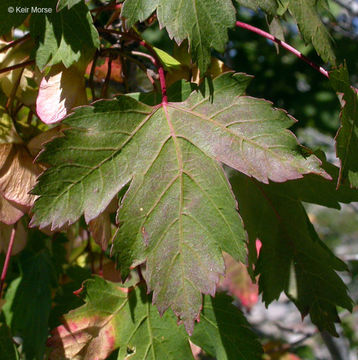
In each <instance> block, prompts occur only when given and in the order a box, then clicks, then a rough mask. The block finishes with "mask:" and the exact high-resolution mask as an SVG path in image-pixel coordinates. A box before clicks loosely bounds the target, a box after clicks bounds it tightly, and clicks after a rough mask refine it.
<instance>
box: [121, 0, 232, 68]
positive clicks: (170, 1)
mask: <svg viewBox="0 0 358 360" xmlns="http://www.w3.org/2000/svg"><path fill="white" fill-rule="evenodd" d="M155 9H157V15H158V20H159V24H160V26H161V27H165V28H166V29H167V31H168V34H169V36H170V37H171V38H174V39H175V41H176V42H177V43H178V44H180V43H181V42H182V41H183V40H185V39H188V40H189V45H190V49H191V53H192V55H193V57H194V59H195V60H196V61H197V62H198V66H199V69H200V70H201V71H202V72H205V70H206V69H207V67H208V65H209V64H210V61H211V53H210V49H211V48H214V49H215V50H217V51H219V52H223V51H224V50H225V44H226V42H227V41H228V37H227V29H228V28H231V27H233V26H234V24H235V8H234V7H233V5H232V3H231V1H230V0H196V1H193V0H182V1H176V0H155V1H153V0H126V1H125V3H124V6H123V11H122V16H123V17H125V18H126V19H127V26H128V27H130V26H132V25H133V24H134V23H135V22H136V21H138V20H140V21H143V20H144V19H146V18H147V17H148V16H149V15H150V14H151V13H152V12H153V11H154V10H155ZM218 9H220V11H218Z"/></svg>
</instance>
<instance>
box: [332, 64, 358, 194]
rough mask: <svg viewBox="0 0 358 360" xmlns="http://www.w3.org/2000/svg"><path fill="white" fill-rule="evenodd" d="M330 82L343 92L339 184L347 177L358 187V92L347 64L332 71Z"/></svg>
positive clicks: (339, 135) (337, 141) (339, 139)
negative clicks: (351, 79) (353, 84)
mask: <svg viewBox="0 0 358 360" xmlns="http://www.w3.org/2000/svg"><path fill="white" fill-rule="evenodd" d="M330 82H331V85H332V87H333V89H334V90H335V91H337V93H339V94H343V97H342V111H341V127H340V129H339V130H338V133H337V135H336V143H337V147H336V148H337V156H338V157H339V159H340V162H341V172H340V178H339V181H338V185H340V183H342V182H344V181H345V180H346V179H347V180H348V182H349V184H350V185H351V186H352V187H355V188H358V170H357V169H358V161H357V153H358V128H357V123H358V94H357V89H354V88H353V87H352V86H351V85H350V81H349V74H348V70H347V67H346V66H341V67H339V68H338V69H336V70H333V71H331V72H330Z"/></svg>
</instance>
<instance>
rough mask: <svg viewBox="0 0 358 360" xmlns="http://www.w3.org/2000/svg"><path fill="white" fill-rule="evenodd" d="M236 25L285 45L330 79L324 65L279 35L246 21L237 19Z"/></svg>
mask: <svg viewBox="0 0 358 360" xmlns="http://www.w3.org/2000/svg"><path fill="white" fill-rule="evenodd" d="M236 26H237V27H241V28H243V29H246V30H249V31H252V32H254V33H256V34H258V35H260V36H262V37H265V38H266V39H269V40H271V41H273V42H275V43H276V44H278V45H280V46H281V47H283V48H284V49H286V50H288V51H289V52H291V53H292V54H294V55H295V56H297V57H298V58H299V59H301V60H303V61H304V62H305V63H307V64H308V65H310V66H311V67H312V68H313V69H315V70H317V71H318V72H320V73H321V74H322V75H323V76H325V77H326V78H327V79H329V73H328V71H327V70H325V69H324V68H323V67H322V66H318V65H317V64H315V63H314V62H313V61H312V60H310V59H309V58H308V57H306V56H305V55H303V54H302V53H301V52H299V51H298V50H297V49H295V48H294V47H293V46H291V45H289V44H287V43H285V42H284V41H281V40H280V39H277V37H275V36H273V35H271V34H269V33H268V32H266V31H263V30H261V29H259V28H257V27H255V26H252V25H249V24H246V23H244V22H241V21H236Z"/></svg>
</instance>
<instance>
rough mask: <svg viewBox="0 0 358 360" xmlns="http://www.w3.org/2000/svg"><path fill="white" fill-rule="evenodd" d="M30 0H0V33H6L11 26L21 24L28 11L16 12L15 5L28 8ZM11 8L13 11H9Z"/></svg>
mask: <svg viewBox="0 0 358 360" xmlns="http://www.w3.org/2000/svg"><path fill="white" fill-rule="evenodd" d="M31 5H32V6H34V5H35V4H34V2H33V1H32V0H1V1H0V35H4V34H6V33H8V32H9V31H10V30H11V29H12V28H13V27H17V26H19V25H21V24H22V23H23V22H24V20H25V19H26V18H27V17H28V16H29V14H28V13H18V12H17V11H16V7H22V8H30V7H31ZM9 9H13V11H9Z"/></svg>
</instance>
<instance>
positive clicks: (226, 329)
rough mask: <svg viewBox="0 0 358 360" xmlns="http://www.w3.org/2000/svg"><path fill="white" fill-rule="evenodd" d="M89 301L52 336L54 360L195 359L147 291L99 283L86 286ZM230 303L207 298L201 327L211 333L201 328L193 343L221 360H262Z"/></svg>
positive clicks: (168, 316)
mask: <svg viewBox="0 0 358 360" xmlns="http://www.w3.org/2000/svg"><path fill="white" fill-rule="evenodd" d="M84 298H85V302H86V304H85V305H83V306H81V307H80V308H77V309H75V310H73V311H70V312H69V313H68V314H67V315H65V316H64V325H61V326H59V327H57V328H56V329H54V330H53V331H52V337H51V339H50V340H49V342H48V345H49V346H50V347H52V349H53V350H52V353H51V355H50V359H51V360H60V359H61V360H63V359H74V358H76V359H81V360H93V359H94V358H96V359H97V360H104V359H106V358H107V357H108V356H109V355H110V353H111V352H113V351H114V350H116V349H118V348H119V354H118V360H125V359H131V360H162V359H169V360H177V359H185V360H190V359H193V355H192V352H191V349H190V346H189V337H188V335H187V334H186V332H185V331H184V329H183V327H181V326H178V325H177V322H176V318H175V316H174V315H173V313H171V312H167V313H166V314H164V315H163V317H161V316H160V315H159V313H158V310H157V309H156V308H155V307H153V306H152V305H151V299H150V296H148V295H147V294H146V292H145V290H144V288H143V287H142V286H137V287H134V288H133V287H122V288H120V287H119V286H118V284H116V283H112V282H109V281H106V280H104V279H102V278H100V277H94V278H93V279H91V280H88V281H87V282H86V283H85V285H84ZM231 301H232V299H230V298H229V297H228V296H225V295H222V294H219V295H218V296H217V298H215V299H212V298H211V297H209V296H206V297H205V298H204V307H203V318H202V321H203V323H209V324H208V325H209V328H206V327H204V326H200V324H198V325H197V327H196V329H195V333H194V335H193V337H192V338H191V339H190V340H191V341H192V342H194V343H195V344H197V345H199V346H200V347H202V348H203V349H204V350H205V351H206V352H207V353H209V354H213V355H215V354H216V356H217V359H218V360H228V359H233V358H235V359H238V358H240V357H239V356H238V355H243V354H244V355H247V357H245V358H246V359H250V360H259V359H261V354H262V350H261V346H260V344H259V343H258V341H257V340H256V337H255V335H254V334H253V332H252V331H251V330H250V329H249V325H248V323H247V321H246V319H245V318H244V316H243V315H242V314H241V312H240V311H239V310H238V309H237V308H235V307H234V306H233V305H231ZM233 319H234V320H235V322H234V323H233ZM207 330H209V331H207ZM233 343H234V346H233ZM213 345H215V349H214V348H213ZM232 356H234V357H232Z"/></svg>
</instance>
